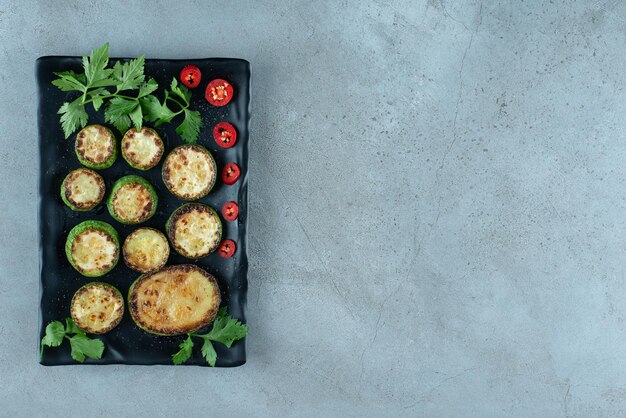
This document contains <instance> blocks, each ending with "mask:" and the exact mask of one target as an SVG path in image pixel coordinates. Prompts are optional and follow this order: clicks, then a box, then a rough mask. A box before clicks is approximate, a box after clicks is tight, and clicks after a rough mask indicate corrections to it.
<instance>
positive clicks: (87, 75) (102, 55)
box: [52, 43, 202, 143]
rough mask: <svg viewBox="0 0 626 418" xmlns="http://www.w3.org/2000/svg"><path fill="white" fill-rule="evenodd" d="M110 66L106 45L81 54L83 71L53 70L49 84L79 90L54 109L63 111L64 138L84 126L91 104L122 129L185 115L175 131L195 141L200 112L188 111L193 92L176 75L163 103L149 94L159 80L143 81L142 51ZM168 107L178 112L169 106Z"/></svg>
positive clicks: (108, 120)
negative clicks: (88, 53)
mask: <svg viewBox="0 0 626 418" xmlns="http://www.w3.org/2000/svg"><path fill="white" fill-rule="evenodd" d="M108 65H109V44H108V43H106V44H104V45H103V46H101V47H100V48H98V49H95V50H93V51H92V52H91V54H90V55H89V56H88V57H83V70H84V73H82V74H78V73H75V72H74V71H62V72H57V73H54V74H55V75H56V76H57V77H58V78H57V79H55V80H53V81H52V84H53V85H55V86H56V87H58V88H59V89H61V90H62V91H66V92H73V91H76V92H79V93H80V96H79V97H77V98H76V99H74V100H73V101H71V102H65V103H63V105H62V106H61V108H60V109H59V111H58V112H57V113H58V114H59V115H61V127H62V128H63V133H64V134H65V138H69V137H70V135H72V133H74V132H76V131H77V130H78V129H80V128H84V127H85V125H87V122H88V119H89V115H88V114H87V111H86V109H85V107H86V106H87V105H88V104H89V103H91V104H92V106H93V108H94V110H96V111H98V110H99V109H100V108H102V107H103V106H104V119H105V121H106V122H107V123H110V124H112V125H113V126H115V127H116V128H117V129H118V130H119V131H120V132H122V133H124V132H126V130H128V128H130V127H131V126H134V127H135V128H136V129H140V128H141V127H142V125H143V120H147V121H150V122H154V123H155V125H156V126H158V125H161V124H163V123H167V122H171V121H172V119H174V118H175V117H176V116H177V115H180V114H183V116H184V119H183V121H182V122H181V123H180V125H178V127H177V128H176V132H177V133H178V134H179V135H180V136H181V137H182V138H183V140H184V141H185V142H188V143H195V142H196V140H197V139H198V134H199V132H200V127H201V125H202V119H201V117H200V112H198V111H196V110H191V109H189V104H190V101H191V92H190V91H189V90H188V89H187V88H186V87H184V86H179V85H178V82H177V80H176V79H174V80H173V81H172V83H171V85H170V91H165V100H164V101H163V102H162V103H161V102H160V101H159V99H158V98H157V97H156V96H154V95H152V93H153V92H154V91H156V90H157V89H158V87H159V85H158V83H157V82H156V81H155V80H154V79H153V78H150V79H148V80H146V76H145V74H144V65H145V58H144V56H143V55H142V56H140V57H138V58H135V59H132V60H130V61H127V62H124V63H122V62H121V61H117V62H116V63H115V65H114V66H113V68H107V67H108ZM171 105H175V106H176V109H177V110H172V109H171V108H170V106H171Z"/></svg>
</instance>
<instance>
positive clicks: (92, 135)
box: [75, 125, 117, 170]
mask: <svg viewBox="0 0 626 418" xmlns="http://www.w3.org/2000/svg"><path fill="white" fill-rule="evenodd" d="M75 150H76V156H77V157H78V161H80V163H81V164H82V165H84V166H85V167H89V168H93V169H96V170H100V169H103V168H109V167H111V166H112V165H113V163H114V162H115V160H116V159H117V141H116V139H115V135H113V132H111V130H110V129H109V128H106V127H104V126H102V125H88V126H85V127H84V128H83V129H82V130H81V131H80V132H78V135H76V144H75Z"/></svg>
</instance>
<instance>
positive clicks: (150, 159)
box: [122, 128, 163, 168]
mask: <svg viewBox="0 0 626 418" xmlns="http://www.w3.org/2000/svg"><path fill="white" fill-rule="evenodd" d="M122 154H123V155H124V158H125V159H126V160H128V161H129V162H130V163H132V164H134V165H137V166H140V167H142V168H152V167H154V166H155V165H157V164H158V163H159V160H160V159H161V155H163V141H162V140H161V138H160V137H159V135H158V134H157V133H156V132H155V131H153V130H152V129H148V128H143V129H142V130H141V131H139V132H138V131H137V130H136V129H135V128H132V129H130V130H129V131H128V132H126V134H124V138H123V139H122Z"/></svg>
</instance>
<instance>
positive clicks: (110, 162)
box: [74, 125, 119, 170]
mask: <svg viewBox="0 0 626 418" xmlns="http://www.w3.org/2000/svg"><path fill="white" fill-rule="evenodd" d="M94 126H98V127H102V128H104V129H105V130H106V131H107V132H108V133H109V135H111V138H112V139H113V152H112V154H111V156H110V157H109V158H107V159H106V160H105V161H104V162H102V163H93V162H91V161H88V160H86V159H84V158H83V157H82V156H81V155H80V152H79V151H78V147H79V145H78V144H79V142H78V139H79V137H80V135H81V133H84V132H85V131H86V130H87V129H89V128H92V127H94ZM118 146H119V145H118V141H117V138H116V137H115V134H114V133H113V131H111V130H110V129H109V128H107V127H106V126H102V125H87V126H85V127H84V128H83V129H81V130H80V132H78V134H77V135H76V142H75V148H74V150H75V152H76V157H77V158H78V161H79V162H80V163H81V164H82V165H84V166H85V167H88V168H91V169H94V170H103V169H105V168H109V167H111V166H112V165H113V164H114V163H115V161H116V160H117V156H118V151H117V148H118Z"/></svg>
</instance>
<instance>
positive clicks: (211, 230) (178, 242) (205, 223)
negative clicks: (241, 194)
mask: <svg viewBox="0 0 626 418" xmlns="http://www.w3.org/2000/svg"><path fill="white" fill-rule="evenodd" d="M165 230H166V231H167V236H168V237H169V239H170V242H171V244H172V247H174V250H176V252H177V253H179V254H180V255H182V256H184V257H187V258H191V259H198V258H202V257H206V256H207V255H209V254H211V253H212V252H213V251H215V249H216V248H217V246H218V245H219V243H220V241H221V239H222V221H221V220H220V217H219V216H218V215H217V212H215V210H214V209H213V208H212V207H210V206H207V205H204V204H202V203H186V204H184V205H182V206H181V207H179V208H178V209H176V210H175V211H174V212H173V213H172V214H171V215H170V217H169V219H168V220H167V224H166V225H165Z"/></svg>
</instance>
